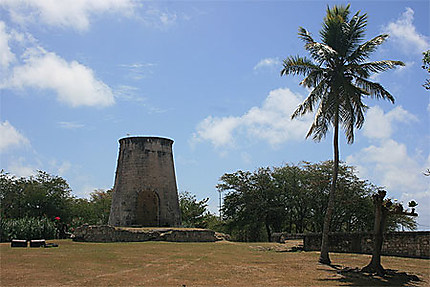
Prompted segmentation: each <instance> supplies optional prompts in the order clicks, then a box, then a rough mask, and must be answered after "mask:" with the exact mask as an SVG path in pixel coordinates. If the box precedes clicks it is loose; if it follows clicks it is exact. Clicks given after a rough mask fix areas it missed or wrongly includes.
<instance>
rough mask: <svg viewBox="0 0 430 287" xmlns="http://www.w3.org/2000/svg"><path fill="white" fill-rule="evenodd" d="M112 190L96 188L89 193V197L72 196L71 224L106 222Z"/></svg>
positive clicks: (75, 225)
mask: <svg viewBox="0 0 430 287" xmlns="http://www.w3.org/2000/svg"><path fill="white" fill-rule="evenodd" d="M112 193H113V190H112V189H109V190H106V191H105V190H103V189H97V190H95V191H93V192H92V193H91V194H90V199H85V198H74V199H73V200H72V206H71V215H72V219H71V226H72V227H78V226H81V225H82V224H85V223H87V224H107V223H108V221H109V213H110V207H111V203H112Z"/></svg>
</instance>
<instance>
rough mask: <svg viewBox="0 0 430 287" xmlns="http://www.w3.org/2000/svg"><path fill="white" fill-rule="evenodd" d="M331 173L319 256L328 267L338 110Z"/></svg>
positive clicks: (337, 154) (336, 164) (337, 150)
mask: <svg viewBox="0 0 430 287" xmlns="http://www.w3.org/2000/svg"><path fill="white" fill-rule="evenodd" d="M333 153H334V155H333V156H334V161H333V173H332V178H331V186H330V194H329V198H328V204H327V211H326V214H325V218H324V226H323V233H322V240H321V254H320V258H319V262H320V263H322V264H327V265H330V264H331V261H330V257H329V255H328V234H329V232H330V222H331V218H332V216H333V210H334V199H335V194H336V182H337V175H338V173H339V109H337V111H336V114H335V118H334V136H333Z"/></svg>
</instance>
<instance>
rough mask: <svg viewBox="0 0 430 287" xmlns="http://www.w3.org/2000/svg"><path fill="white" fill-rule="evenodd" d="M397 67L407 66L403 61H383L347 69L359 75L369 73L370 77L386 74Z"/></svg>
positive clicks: (354, 65) (351, 65)
mask: <svg viewBox="0 0 430 287" xmlns="http://www.w3.org/2000/svg"><path fill="white" fill-rule="evenodd" d="M397 66H405V64H404V63H403V62H402V61H392V60H381V61H373V62H367V63H363V64H350V65H347V66H346V69H348V70H349V71H352V72H357V73H359V74H366V73H367V74H369V75H370V74H371V73H381V72H385V71H387V70H390V69H394V68H396V67H397ZM360 70H361V72H360ZM363 72H365V73H363Z"/></svg>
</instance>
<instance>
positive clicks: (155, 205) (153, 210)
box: [136, 190, 160, 226]
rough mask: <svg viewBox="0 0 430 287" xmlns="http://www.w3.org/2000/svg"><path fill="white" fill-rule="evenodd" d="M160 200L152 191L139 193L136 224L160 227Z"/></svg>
mask: <svg viewBox="0 0 430 287" xmlns="http://www.w3.org/2000/svg"><path fill="white" fill-rule="evenodd" d="M159 215H160V198H159V197H158V194H157V193H156V192H154V191H152V190H144V191H141V192H139V195H138V196H137V208H136V224H137V225H140V226H158V225H159V223H160V216H159Z"/></svg>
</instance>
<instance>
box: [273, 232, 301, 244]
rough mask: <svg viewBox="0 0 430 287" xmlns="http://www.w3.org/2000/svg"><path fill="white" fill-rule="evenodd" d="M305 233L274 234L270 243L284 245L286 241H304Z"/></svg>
mask: <svg viewBox="0 0 430 287" xmlns="http://www.w3.org/2000/svg"><path fill="white" fill-rule="evenodd" d="M303 236H304V235H303V233H287V232H274V233H272V235H271V238H270V242H279V243H284V242H285V240H294V239H303Z"/></svg>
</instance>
